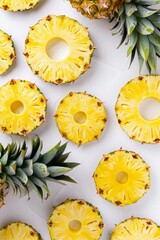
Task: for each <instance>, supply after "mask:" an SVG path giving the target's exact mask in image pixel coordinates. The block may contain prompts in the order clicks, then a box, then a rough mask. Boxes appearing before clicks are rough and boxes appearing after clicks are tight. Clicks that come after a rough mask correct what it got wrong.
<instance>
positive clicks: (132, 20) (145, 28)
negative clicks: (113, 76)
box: [70, 0, 160, 73]
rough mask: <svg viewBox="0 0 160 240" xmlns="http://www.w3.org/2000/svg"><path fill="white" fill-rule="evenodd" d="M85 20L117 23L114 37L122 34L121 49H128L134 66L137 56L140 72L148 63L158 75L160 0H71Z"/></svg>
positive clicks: (149, 68) (151, 70)
mask: <svg viewBox="0 0 160 240" xmlns="http://www.w3.org/2000/svg"><path fill="white" fill-rule="evenodd" d="M70 2H71V4H72V6H73V7H75V8H77V9H78V10H79V11H80V12H81V13H82V14H83V15H84V16H86V17H89V18H108V19H109V20H110V22H112V21H116V24H115V25H114V26H113V28H112V30H113V29H116V30H115V32H114V33H113V34H120V36H121V40H120V44H119V46H121V45H122V44H123V43H125V44H127V45H128V50H127V56H129V55H130V56H131V62H130V64H131V63H132V62H133V60H134V57H135V55H136V53H137V55H138V59H139V71H140V72H141V70H142V66H143V63H146V66H147V68H148V71H149V72H153V73H156V70H157V56H158V57H160V10H159V9H158V7H157V9H156V6H157V4H160V0H152V1H147V0H126V1H112V0H95V1H93V0H91V1H90V0H70Z"/></svg>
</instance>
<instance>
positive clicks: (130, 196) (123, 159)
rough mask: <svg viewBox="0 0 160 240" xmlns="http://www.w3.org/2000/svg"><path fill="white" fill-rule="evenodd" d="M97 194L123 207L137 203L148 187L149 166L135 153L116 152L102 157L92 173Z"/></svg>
mask: <svg viewBox="0 0 160 240" xmlns="http://www.w3.org/2000/svg"><path fill="white" fill-rule="evenodd" d="M94 181H95V185H96V189H97V192H98V194H100V195H101V197H103V198H104V199H106V200H108V201H109V202H111V203H113V204H115V205H117V206H124V205H127V204H132V203H135V202H137V201H138V200H139V199H140V198H142V197H143V196H144V194H145V193H146V192H147V191H148V189H149V187H150V171H149V166H148V165H147V164H146V163H145V162H144V161H143V160H142V158H141V157H140V156H139V155H138V154H137V153H135V152H128V151H125V150H117V151H115V152H112V153H109V154H107V155H104V156H103V158H102V160H101V161H100V163H99V165H98V167H97V168H96V170H95V172H94Z"/></svg>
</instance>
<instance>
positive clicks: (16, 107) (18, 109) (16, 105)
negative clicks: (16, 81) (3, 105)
mask: <svg viewBox="0 0 160 240" xmlns="http://www.w3.org/2000/svg"><path fill="white" fill-rule="evenodd" d="M11 111H12V112H13V113H14V114H21V113H22V112H23V111H24V105H23V103H22V102H21V101H19V100H17V101H14V102H12V104H11Z"/></svg>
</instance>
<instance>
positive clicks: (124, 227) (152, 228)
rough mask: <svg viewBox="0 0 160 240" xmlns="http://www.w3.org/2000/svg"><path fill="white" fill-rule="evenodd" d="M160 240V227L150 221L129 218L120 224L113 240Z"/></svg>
mask: <svg viewBox="0 0 160 240" xmlns="http://www.w3.org/2000/svg"><path fill="white" fill-rule="evenodd" d="M135 239H142V240H160V227H159V226H158V225H157V224H156V223H154V222H153V221H152V220H150V219H146V218H135V217H134V218H129V219H127V220H125V221H124V222H121V223H119V224H118V225H117V226H116V227H115V229H114V231H113V233H112V235H111V240H135Z"/></svg>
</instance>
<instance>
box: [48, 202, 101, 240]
mask: <svg viewBox="0 0 160 240" xmlns="http://www.w3.org/2000/svg"><path fill="white" fill-rule="evenodd" d="M48 229H49V233H50V237H51V240H60V239H65V240H70V239H74V240H82V239H83V240H98V239H100V237H101V234H102V231H103V220H102V217H101V215H100V212H99V211H98V209H97V208H96V207H95V206H93V205H92V204H90V203H88V202H86V201H84V200H67V201H66V202H64V203H62V204H60V205H59V206H57V207H55V208H54V210H53V213H52V215H51V217H50V218H49V220H48Z"/></svg>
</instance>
